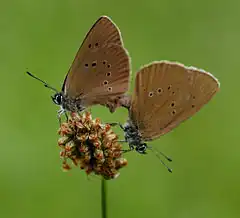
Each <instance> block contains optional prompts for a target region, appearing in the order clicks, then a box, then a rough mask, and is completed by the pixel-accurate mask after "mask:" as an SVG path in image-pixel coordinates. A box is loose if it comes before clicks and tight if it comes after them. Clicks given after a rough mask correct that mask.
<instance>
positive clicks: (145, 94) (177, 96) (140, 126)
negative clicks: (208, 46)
mask: <svg viewBox="0 0 240 218" xmlns="http://www.w3.org/2000/svg"><path fill="white" fill-rule="evenodd" d="M219 88H220V83H219V82H218V80H217V79H216V78H215V77H214V76H213V75H212V74H210V73H208V72H206V71H204V70H200V69H197V68H194V67H186V66H184V65H183V64H180V63H176V62H169V61H159V62H153V63H151V64H149V65H146V66H144V67H143V68H142V69H140V70H139V71H138V72H137V74H136V79H135V88H134V92H133V94H132V96H131V98H130V97H129V98H125V99H124V102H122V104H123V105H124V106H125V107H127V108H128V111H129V118H128V120H127V122H126V123H125V124H124V125H121V124H119V125H120V127H121V128H122V129H123V131H124V138H125V139H124V140H123V142H127V143H128V144H129V150H133V149H135V150H136V151H137V152H139V153H141V154H145V153H146V150H147V149H148V148H149V146H148V145H147V143H146V142H148V141H152V140H154V139H156V138H158V137H160V136H162V135H164V134H166V133H168V132H169V131H171V130H172V129H174V128H176V127H177V126H178V125H179V124H180V123H182V122H183V121H185V120H186V119H188V118H190V117H192V116H193V115H194V114H195V113H196V112H198V111H199V110H200V109H201V108H202V107H203V106H204V105H205V104H206V103H208V102H209V101H210V99H211V98H212V97H213V96H214V95H215V94H216V93H217V92H218V91H219ZM116 124H118V123H112V125H116ZM161 154H162V155H163V156H164V157H166V158H167V159H168V160H170V159H169V158H168V157H167V156H166V155H164V154H163V153H161ZM164 165H165V164H164ZM169 170H170V169H169Z"/></svg>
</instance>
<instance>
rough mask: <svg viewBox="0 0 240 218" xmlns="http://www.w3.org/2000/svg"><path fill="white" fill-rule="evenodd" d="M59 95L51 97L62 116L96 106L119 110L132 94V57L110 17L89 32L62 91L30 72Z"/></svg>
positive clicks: (96, 24)
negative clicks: (130, 84) (129, 90)
mask: <svg viewBox="0 0 240 218" xmlns="http://www.w3.org/2000/svg"><path fill="white" fill-rule="evenodd" d="M27 74H28V75H30V76H31V77H33V78H35V79H37V80H39V81H40V82H42V83H43V84H44V86H45V87H47V88H50V89H52V90H53V91H55V92H56V93H55V94H54V95H53V96H51V97H52V100H53V102H54V103H55V104H57V105H59V106H60V110H59V111H58V117H59V119H60V116H61V114H62V113H66V111H71V112H81V111H83V110H84V109H86V108H87V107H90V106H92V105H97V104H100V105H104V106H107V107H108V108H109V109H110V111H111V112H113V111H114V110H115V109H116V106H114V104H116V103H115V102H117V100H118V99H121V97H123V96H124V95H125V93H126V91H128V88H129V76H130V58H129V55H128V52H127V50H126V49H125V48H124V45H123V41H122V37H121V33H120V30H119V29H118V27H117V26H116V25H115V24H114V23H113V21H112V20H111V19H110V18H109V17H107V16H101V17H100V18H99V19H98V20H97V21H96V22H95V24H94V25H93V26H92V28H91V29H90V31H89V32H88V33H87V35H86V37H85V39H84V41H83V43H82V45H81V47H80V48H79V50H78V52H77V54H76V56H75V59H74V61H73V63H72V65H71V67H70V69H69V71H68V73H67V75H66V77H65V80H64V82H63V85H62V90H61V91H60V92H59V91H58V90H57V89H55V88H53V87H52V86H50V85H48V84H47V83H46V82H45V81H43V80H41V79H39V78H37V77H36V76H34V75H33V74H32V73H30V72H27Z"/></svg>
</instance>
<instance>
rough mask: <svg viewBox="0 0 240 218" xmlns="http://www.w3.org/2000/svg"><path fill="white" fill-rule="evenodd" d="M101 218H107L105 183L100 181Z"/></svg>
mask: <svg viewBox="0 0 240 218" xmlns="http://www.w3.org/2000/svg"><path fill="white" fill-rule="evenodd" d="M101 201H102V218H107V181H106V180H105V179H104V178H102V181H101Z"/></svg>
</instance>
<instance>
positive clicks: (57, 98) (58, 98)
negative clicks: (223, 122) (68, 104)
mask: <svg viewBox="0 0 240 218" xmlns="http://www.w3.org/2000/svg"><path fill="white" fill-rule="evenodd" d="M62 98H63V97H62V94H60V93H57V94H55V95H54V96H53V97H52V100H53V102H54V103H55V104H57V105H61V104H62Z"/></svg>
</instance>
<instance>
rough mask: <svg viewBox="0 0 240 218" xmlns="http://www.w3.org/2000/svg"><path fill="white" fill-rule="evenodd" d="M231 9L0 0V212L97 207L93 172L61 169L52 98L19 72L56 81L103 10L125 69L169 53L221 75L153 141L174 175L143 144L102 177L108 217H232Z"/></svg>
mask: <svg viewBox="0 0 240 218" xmlns="http://www.w3.org/2000/svg"><path fill="white" fill-rule="evenodd" d="M239 10H240V1H238V0H232V1H231V0H230V1H219V0H212V1H209V0H202V1H193V0H182V1H177V0H175V1H173V0H162V1H160V0H148V1H129V0H121V1H110V0H109V1H96V0H95V1H94V0H87V1H81V0H78V1H76V0H74V1H73V0H69V1H66V0H64V1H63V0H52V1H49V0H41V1H40V0H34V1H31V0H22V1H16V0H12V1H3V0H1V7H0V27H1V28H0V31H1V34H0V77H1V78H0V79H1V80H0V81H1V86H0V89H1V90H0V93H1V96H0V97H1V98H0V99H1V109H0V110H1V111H0V112H1V129H0V131H1V133H0V137H1V145H0V146H1V147H0V148H1V150H0V152H1V153H0V155H1V157H0V173H1V178H0V217H18V218H22V217H24V218H28V217H29V218H30V217H31V218H32V217H58V218H61V217H88V218H96V217H100V215H101V207H100V179H99V178H98V177H90V178H87V176H86V175H85V173H84V172H83V171H80V170H78V169H76V168H75V169H73V170H71V171H70V172H68V173H63V172H62V170H61V168H60V166H61V161H60V159H59V148H58V146H57V139H58V135H57V129H58V121H57V119H56V110H57V109H58V108H57V107H56V106H55V105H53V104H52V102H51V99H50V94H52V92H51V91H50V90H48V89H46V88H44V87H43V86H42V85H41V84H40V83H38V82H37V81H34V80H33V79H32V78H30V77H28V76H27V75H26V74H25V71H26V69H28V70H30V71H31V72H33V73H35V74H36V75H38V76H39V77H40V78H42V79H44V80H46V81H48V82H49V83H50V84H52V85H53V86H55V87H57V88H59V89H60V88H61V85H62V82H63V79H64V77H65V75H66V72H67V71H68V68H69V67H70V64H71V63H72V60H73V58H74V56H75V54H76V51H77V50H78V48H79V46H80V44H81V42H82V40H83V39H84V36H85V34H86V33H87V31H88V30H89V29H90V27H91V26H92V24H93V23H94V22H95V21H96V20H97V19H98V17H99V16H101V15H108V16H110V17H111V18H112V19H113V21H114V22H115V23H116V24H117V25H118V26H119V28H120V29H121V32H122V36H123V40H124V44H125V46H126V48H127V49H128V51H129V54H130V55H131V58H132V72H133V78H134V73H135V72H136V71H137V70H138V69H139V68H140V67H141V66H142V65H144V64H147V63H149V62H151V61H154V60H172V61H179V62H182V63H184V64H186V65H193V66H196V67H200V68H203V69H206V70H208V71H209V72H212V73H213V74H214V75H215V76H216V77H217V78H218V79H219V80H220V82H221V90H220V92H219V93H218V94H217V95H216V96H215V97H214V98H213V99H212V101H211V102H210V103H209V104H208V105H207V106H206V107H204V108H203V109H202V110H201V111H200V112H199V113H198V114H196V115H195V116H194V117H193V118H192V119H190V120H188V121H187V122H185V123H184V124H182V125H180V126H179V127H178V128H177V129H175V130H174V131H173V132H171V133H169V134H167V135H165V136H163V137H161V139H158V140H156V141H154V142H153V143H151V145H154V146H155V147H157V148H158V149H159V150H161V151H163V152H164V153H166V154H167V155H169V156H171V157H172V158H173V162H172V163H170V164H169V166H170V167H171V168H173V170H174V172H173V173H172V174H170V173H168V172H167V170H166V169H165V168H164V167H163V166H162V165H161V163H160V162H159V160H158V159H157V158H156V157H155V155H154V154H152V153H149V154H148V155H146V156H141V155H139V154H137V153H135V152H132V153H129V154H127V155H126V157H127V159H128V161H129V165H128V166H127V167H126V168H124V169H122V170H121V175H120V177H119V178H117V179H116V180H112V181H109V182H108V196H107V197H108V215H109V217H114V218H118V217H119V218H120V217H138V218H143V217H151V218H155V217H168V218H186V217H189V218H190V217H191V218H192V217H194V218H198V217H199V218H200V217H201V218H202V217H205V218H208V217H218V218H221V217H228V218H231V217H239V214H240V175H239V169H240V146H239V136H238V135H239V130H238V128H239V123H240V116H239V106H240V103H239V97H238V94H239V93H240V86H239V84H238V83H239V79H240V72H239V68H240V62H239V51H240V43H239V41H240V26H239V19H240V13H239ZM92 112H93V116H94V117H101V119H102V120H103V121H105V122H107V121H120V122H124V121H125V120H126V117H127V111H126V110H124V109H119V110H118V111H117V112H116V113H115V114H110V113H109V112H108V110H107V109H105V108H103V107H100V106H97V107H94V108H93V109H92ZM117 131H118V132H117V133H118V134H120V135H121V134H122V133H121V131H120V130H117Z"/></svg>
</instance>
